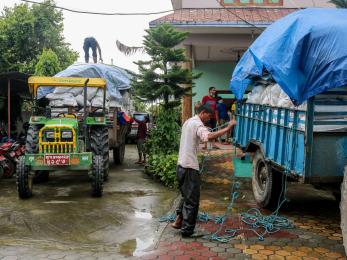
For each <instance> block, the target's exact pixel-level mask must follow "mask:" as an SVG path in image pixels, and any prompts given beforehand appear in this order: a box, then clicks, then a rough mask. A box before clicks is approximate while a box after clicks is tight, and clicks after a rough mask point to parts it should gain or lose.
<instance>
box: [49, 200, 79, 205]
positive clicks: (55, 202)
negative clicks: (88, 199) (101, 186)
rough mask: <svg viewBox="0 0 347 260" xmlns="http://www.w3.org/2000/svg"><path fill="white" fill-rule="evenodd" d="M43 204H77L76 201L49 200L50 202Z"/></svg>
mask: <svg viewBox="0 0 347 260" xmlns="http://www.w3.org/2000/svg"><path fill="white" fill-rule="evenodd" d="M44 203H45V204H68V203H77V201H72V200H50V201H45V202H44Z"/></svg>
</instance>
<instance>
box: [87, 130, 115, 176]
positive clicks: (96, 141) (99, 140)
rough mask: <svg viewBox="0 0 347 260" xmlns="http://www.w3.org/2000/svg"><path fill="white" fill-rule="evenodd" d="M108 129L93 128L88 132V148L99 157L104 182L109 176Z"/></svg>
mask: <svg viewBox="0 0 347 260" xmlns="http://www.w3.org/2000/svg"><path fill="white" fill-rule="evenodd" d="M108 140H109V139H108V129H107V128H106V127H93V128H92V129H91V131H90V148H91V151H92V153H93V154H96V155H101V157H102V160H103V168H104V181H108V176H109V164H110V158H109V149H110V148H109V144H108Z"/></svg>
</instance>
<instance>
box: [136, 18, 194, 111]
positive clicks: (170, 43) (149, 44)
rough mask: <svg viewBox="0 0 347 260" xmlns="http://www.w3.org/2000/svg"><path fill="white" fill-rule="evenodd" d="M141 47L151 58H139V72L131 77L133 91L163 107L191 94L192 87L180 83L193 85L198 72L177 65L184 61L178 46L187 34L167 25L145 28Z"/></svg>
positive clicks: (175, 103)
mask: <svg viewBox="0 0 347 260" xmlns="http://www.w3.org/2000/svg"><path fill="white" fill-rule="evenodd" d="M146 32H147V34H146V35H145V36H144V42H143V43H144V49H145V51H146V53H147V54H148V55H149V56H150V57H151V60H150V61H138V62H137V63H136V64H137V65H138V66H139V73H138V74H137V75H135V77H134V78H133V82H132V85H133V87H134V88H135V91H136V94H137V95H138V96H140V97H142V98H145V99H147V100H150V101H154V100H157V99H160V100H163V101H164V109H168V108H170V107H172V106H177V105H179V103H180V100H181V97H182V96H184V95H190V93H191V88H189V87H187V88H184V87H182V84H193V80H194V79H197V78H199V77H200V76H201V75H200V74H193V73H192V72H191V71H189V70H188V69H182V68H181V66H180V64H181V63H182V62H185V61H187V60H186V57H185V53H184V52H185V49H183V48H177V47H176V46H178V45H179V44H180V43H182V42H183V40H184V39H185V38H186V37H187V35H188V33H186V32H180V31H178V30H176V29H175V28H174V27H172V26H171V25H169V24H162V25H160V26H158V27H155V28H151V29H149V30H146Z"/></svg>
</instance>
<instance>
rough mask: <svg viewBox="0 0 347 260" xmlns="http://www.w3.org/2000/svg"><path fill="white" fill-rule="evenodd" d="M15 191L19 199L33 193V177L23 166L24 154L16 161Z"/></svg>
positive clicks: (26, 197) (28, 196)
mask: <svg viewBox="0 0 347 260" xmlns="http://www.w3.org/2000/svg"><path fill="white" fill-rule="evenodd" d="M17 191H18V195H19V198H21V199H28V198H30V197H31V196H32V195H33V178H32V176H30V172H29V169H28V167H26V166H25V158H24V156H21V157H20V158H19V161H18V163H17Z"/></svg>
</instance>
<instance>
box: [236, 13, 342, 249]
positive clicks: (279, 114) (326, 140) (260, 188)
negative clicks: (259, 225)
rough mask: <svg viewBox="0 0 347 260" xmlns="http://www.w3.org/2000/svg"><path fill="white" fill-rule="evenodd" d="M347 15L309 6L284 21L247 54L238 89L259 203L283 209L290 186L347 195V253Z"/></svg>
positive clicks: (242, 135) (242, 140) (241, 140)
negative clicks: (293, 184)
mask: <svg viewBox="0 0 347 260" xmlns="http://www.w3.org/2000/svg"><path fill="white" fill-rule="evenodd" d="M346 16H347V10H343V9H341V10H337V9H305V10H300V11H298V12H295V13H292V14H290V15H288V16H286V17H284V18H282V19H280V20H278V21H277V22H275V23H273V24H272V25H271V26H269V27H268V28H267V29H266V30H265V31H264V32H263V33H262V34H261V35H260V36H259V38H258V39H257V40H256V41H255V42H254V43H253V44H252V45H251V46H250V48H249V49H248V50H247V51H246V52H245V54H244V55H243V57H242V58H241V60H240V62H239V63H238V64H237V66H236V68H235V70H234V73H233V76H232V80H231V85H230V88H231V90H232V91H233V93H234V94H235V96H236V98H237V99H238V105H237V112H236V118H237V123H238V124H237V126H236V129H235V131H234V143H235V145H237V146H238V147H240V148H241V149H243V150H244V152H247V153H250V155H251V158H252V160H253V174H252V189H253V194H254V198H255V200H256V202H257V203H258V205H259V206H261V207H276V206H278V205H279V202H280V201H281V200H282V197H283V193H284V191H285V183H286V181H294V182H297V183H307V184H312V185H313V186H314V187H316V188H324V189H329V190H331V191H332V192H333V193H334V195H335V196H336V197H337V198H338V197H339V195H340V194H341V204H340V211H341V229H342V233H343V238H344V245H345V249H346V248H347V247H346V245H347V206H346V204H347V172H346V170H345V167H346V165H347V87H346V86H347V49H346V47H345V43H346V42H347V31H346V28H347V20H346V19H345V17H346ZM284 50H285V51H284ZM246 91H249V94H248V100H247V99H246V98H247V97H246V96H245V93H246Z"/></svg>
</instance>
